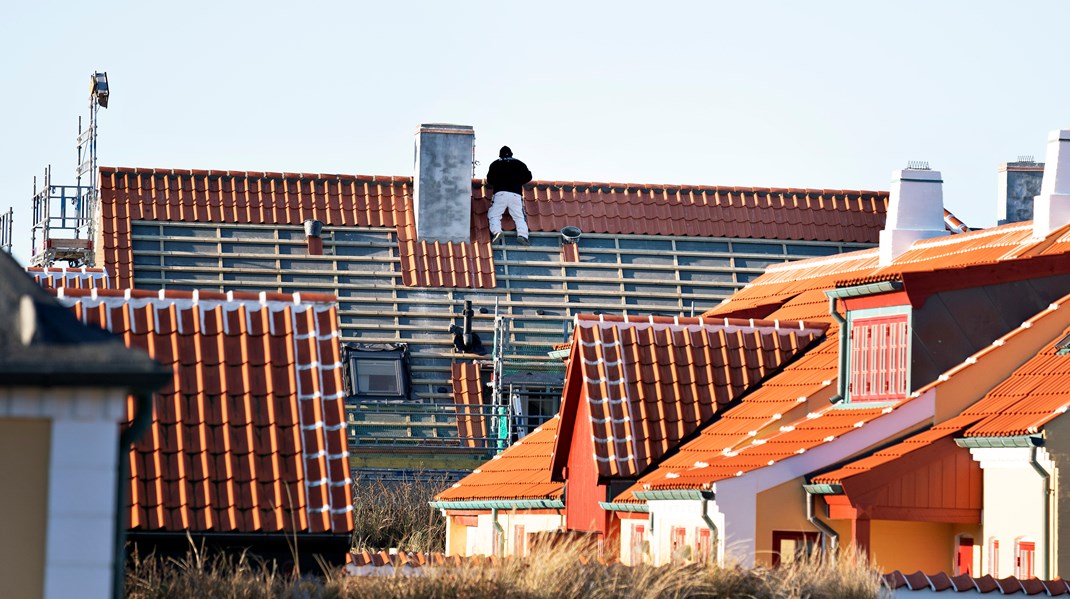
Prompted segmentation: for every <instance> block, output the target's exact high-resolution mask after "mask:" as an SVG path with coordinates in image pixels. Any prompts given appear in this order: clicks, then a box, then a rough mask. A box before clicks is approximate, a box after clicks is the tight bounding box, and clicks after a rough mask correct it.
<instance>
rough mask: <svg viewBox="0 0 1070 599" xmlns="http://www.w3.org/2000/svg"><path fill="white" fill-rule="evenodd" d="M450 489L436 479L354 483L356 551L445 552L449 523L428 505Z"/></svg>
mask: <svg viewBox="0 0 1070 599" xmlns="http://www.w3.org/2000/svg"><path fill="white" fill-rule="evenodd" d="M449 486H450V485H449V482H448V481H447V480H446V479H445V478H435V477H434V476H417V479H416V480H415V481H406V482H383V481H362V480H360V479H359V478H358V479H356V480H354V481H353V519H354V521H355V522H356V528H355V529H354V531H353V547H354V549H358V550H360V549H369V550H373V551H377V550H380V549H391V548H394V547H396V548H398V549H399V550H402V551H417V552H421V553H426V552H433V551H445V546H446V520H445V519H444V518H443V517H442V514H440V513H439V511H438V510H436V509H432V508H431V506H430V505H428V502H429V501H431V500H432V499H434V497H435V495H437V494H438V493H440V492H442V491H444V490H445V489H447V488H448V487H449Z"/></svg>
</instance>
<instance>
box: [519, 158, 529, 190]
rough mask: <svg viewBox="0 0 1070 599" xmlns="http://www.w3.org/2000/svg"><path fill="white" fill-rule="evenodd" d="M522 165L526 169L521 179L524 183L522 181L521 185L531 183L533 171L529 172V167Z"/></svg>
mask: <svg viewBox="0 0 1070 599" xmlns="http://www.w3.org/2000/svg"><path fill="white" fill-rule="evenodd" d="M520 165H521V166H523V167H524V174H523V176H522V177H521V179H523V181H521V182H520V184H521V185H523V184H525V183H530V182H531V171H530V170H528V165H526V164H524V163H523V162H521V163H520Z"/></svg>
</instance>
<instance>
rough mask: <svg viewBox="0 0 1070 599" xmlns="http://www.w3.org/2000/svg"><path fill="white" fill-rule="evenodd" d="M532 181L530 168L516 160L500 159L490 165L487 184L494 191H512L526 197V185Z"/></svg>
mask: <svg viewBox="0 0 1070 599" xmlns="http://www.w3.org/2000/svg"><path fill="white" fill-rule="evenodd" d="M528 181H531V171H529V170H528V166H527V165H526V164H524V163H523V162H521V161H519V160H517V159H516V158H499V159H497V160H495V161H494V162H492V163H490V170H488V171H487V183H488V184H489V185H490V186H491V187H493V188H494V191H511V192H513V193H518V194H520V195H524V193H523V189H524V184H525V183H527V182H528Z"/></svg>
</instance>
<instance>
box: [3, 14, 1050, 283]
mask: <svg viewBox="0 0 1070 599" xmlns="http://www.w3.org/2000/svg"><path fill="white" fill-rule="evenodd" d="M4 12H5V15H4V17H3V19H2V20H0V56H3V59H2V60H3V63H2V64H3V67H4V68H3V76H2V80H3V92H2V93H0V107H2V108H3V111H2V114H3V119H2V121H0V155H2V160H0V208H3V209H6V208H7V207H8V206H15V210H16V219H17V220H16V227H17V229H18V231H16V235H17V236H18V237H19V239H18V242H17V244H16V252H15V253H16V257H18V258H19V259H20V260H22V261H24V262H25V261H26V260H27V259H28V256H29V251H30V250H29V246H30V243H29V225H30V211H29V210H30V203H31V202H30V200H31V195H32V194H31V191H32V178H33V176H34V175H35V174H40V173H41V172H42V169H43V168H44V166H45V165H46V164H49V163H51V164H52V165H54V168H55V170H54V173H55V177H54V179H55V182H57V183H73V181H74V168H75V162H76V160H75V149H74V148H75V146H74V138H75V136H76V133H77V119H78V116H79V115H84V114H86V106H87V101H88V90H89V75H90V73H92V72H93V71H94V70H105V71H107V72H108V77H109V80H110V83H111V88H112V98H111V104H110V107H109V108H108V109H107V110H103V111H101V117H100V142H99V150H100V151H99V155H100V163H101V164H103V165H110V166H141V167H162V168H210V169H221V170H270V171H291V172H312V173H353V174H368V175H405V176H408V175H411V174H412V157H413V156H412V155H413V133H414V131H415V130H416V127H417V126H418V125H419V124H420V123H425V122H451V123H458V124H466V125H472V126H473V127H475V131H476V149H477V158H478V160H480V161H481V162H482V166H481V167H479V168H480V171H481V172H480V173H479V175H480V176H482V175H483V174H484V171H483V169H485V168H486V166H487V165H488V164H489V163H490V161H491V160H492V159H493V158H494V157H495V156H496V154H497V149H498V147H499V146H501V145H502V144H508V145H510V146H512V148H513V150H514V151H515V153H516V155H517V157H518V158H522V159H523V160H525V161H526V162H527V163H528V164H529V165H530V166H531V170H532V172H533V173H534V174H535V176H536V178H539V179H557V180H578V181H612V182H622V183H623V182H632V183H679V184H694V185H744V186H775V187H817V188H847V189H888V186H889V178H890V173H891V171H893V170H894V169H897V168H900V167H902V166H904V165H905V164H906V161H907V160H928V161H929V162H930V164H931V165H932V167H933V168H934V169H937V170H940V171H942V172H943V175H944V181H945V185H944V201H945V205H946V206H947V207H948V208H949V209H950V210H952V211H953V212H955V213H956V214H957V215H958V216H959V217H960V218H962V219H963V220H964V221H966V222H967V224H969V225H971V226H975V227H976V226H990V225H993V224H995V220H996V169H997V167H998V165H999V164H1000V163H1002V162H1007V161H1012V160H1015V159H1016V158H1017V156H1019V155H1027V154H1031V155H1034V156H1035V157H1036V159H1037V160H1043V155H1044V145H1045V139H1046V136H1047V133H1048V132H1049V131H1050V130H1052V129H1058V128H1064V127H1068V126H1070V70H1068V62H1067V60H1068V58H1070V43H1068V42H1070V36H1068V35H1067V34H1066V33H1065V31H1064V30H1065V29H1066V25H1067V23H1070V2H1065V1H1059V0H1053V1H1047V2H994V1H977V0H972V1H964V0H963V1H953V2H933V1H925V2H922V1H896V2H861V3H860V2H821V1H813V2H798V1H782V2H663V3H653V2H649V0H647V1H643V2H631V1H625V2H620V1H617V2H590V3H584V2H577V1H575V0H572V1H570V2H557V1H541V2H503V1H497V2H439V1H436V2H430V1H429V2H402V1H397V2H335V3H325V2H305V3H296V2H292V1H290V2H222V1H217V2H201V1H187V2H171V3H158V2H144V1H138V2H117V1H107V0H103V1H99V2H67V3H53V2H19V3H13V4H11V5H9V6H7V7H5V9H4Z"/></svg>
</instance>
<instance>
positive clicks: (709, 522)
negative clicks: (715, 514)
mask: <svg viewBox="0 0 1070 599" xmlns="http://www.w3.org/2000/svg"><path fill="white" fill-rule="evenodd" d="M709 507H710V500H709V499H707V498H703V499H702V513H701V514H700V515H701V516H702V521H703V522H705V523H706V528H709V529H710V561H712V562H713V563H715V564H719V563H720V560H719V555H718V554H719V553H720V552H719V549H720V547H719V544H720V542H721V539H720V534H719V533H718V532H717V525H716V524H714V522H713V518H710V512H709Z"/></svg>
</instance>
